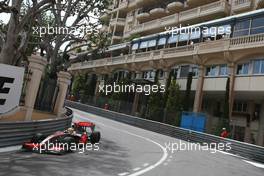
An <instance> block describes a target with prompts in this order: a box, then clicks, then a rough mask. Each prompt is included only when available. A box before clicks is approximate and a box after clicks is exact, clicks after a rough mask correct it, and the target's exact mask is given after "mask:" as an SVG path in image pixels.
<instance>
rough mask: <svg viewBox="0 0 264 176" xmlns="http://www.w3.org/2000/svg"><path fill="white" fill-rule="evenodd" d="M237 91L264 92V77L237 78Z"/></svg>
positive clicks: (235, 88)
mask: <svg viewBox="0 0 264 176" xmlns="http://www.w3.org/2000/svg"><path fill="white" fill-rule="evenodd" d="M234 90H235V91H254V92H263V91H264V75H259V76H258V75H252V76H237V77H236V83H235V87H234Z"/></svg>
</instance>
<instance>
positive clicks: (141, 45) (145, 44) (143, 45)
mask: <svg viewBox="0 0 264 176" xmlns="http://www.w3.org/2000/svg"><path fill="white" fill-rule="evenodd" d="M147 47H148V41H143V42H141V43H140V47H139V48H140V49H143V48H147Z"/></svg>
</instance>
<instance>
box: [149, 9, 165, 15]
mask: <svg viewBox="0 0 264 176" xmlns="http://www.w3.org/2000/svg"><path fill="white" fill-rule="evenodd" d="M149 13H150V15H151V16H152V17H153V18H159V17H163V16H165V15H166V10H165V9H164V8H161V7H157V8H154V9H152V10H150V11H149Z"/></svg>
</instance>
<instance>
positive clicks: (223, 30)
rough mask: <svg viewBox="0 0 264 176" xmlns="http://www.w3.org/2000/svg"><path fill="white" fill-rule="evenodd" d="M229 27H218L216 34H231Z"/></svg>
mask: <svg viewBox="0 0 264 176" xmlns="http://www.w3.org/2000/svg"><path fill="white" fill-rule="evenodd" d="M231 32H232V31H231V25H229V24H227V25H224V26H219V27H218V34H231Z"/></svg>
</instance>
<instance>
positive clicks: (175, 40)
mask: <svg viewBox="0 0 264 176" xmlns="http://www.w3.org/2000/svg"><path fill="white" fill-rule="evenodd" d="M178 39H179V36H178V35H171V36H170V38H169V40H168V43H169V44H171V43H177V42H178Z"/></svg>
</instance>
